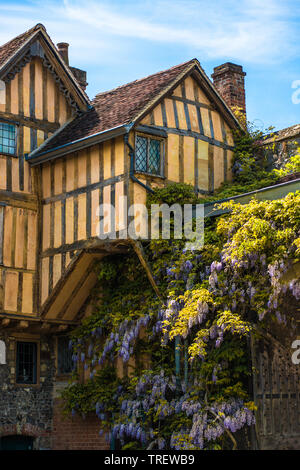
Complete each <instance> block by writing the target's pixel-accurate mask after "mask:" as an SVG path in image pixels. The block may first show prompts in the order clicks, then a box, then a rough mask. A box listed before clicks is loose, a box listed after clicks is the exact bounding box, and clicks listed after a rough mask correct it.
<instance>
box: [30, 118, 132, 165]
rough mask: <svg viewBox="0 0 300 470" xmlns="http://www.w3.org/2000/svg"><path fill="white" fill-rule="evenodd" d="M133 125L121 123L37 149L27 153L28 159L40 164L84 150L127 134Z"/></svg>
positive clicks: (33, 163) (31, 162)
mask: <svg viewBox="0 0 300 470" xmlns="http://www.w3.org/2000/svg"><path fill="white" fill-rule="evenodd" d="M132 126H133V123H129V124H121V125H120V126H116V127H112V128H111V129H106V130H105V131H101V132H97V133H96V134H92V135H89V136H86V137H83V138H81V139H78V140H74V141H73V142H68V143H67V144H63V145H60V146H58V147H55V148H52V149H49V150H47V151H46V152H41V153H38V152H37V150H38V151H39V150H40V148H39V149H37V150H35V151H34V152H31V153H30V154H28V155H26V161H28V162H29V163H30V164H31V165H32V166H35V165H39V164H41V163H44V162H46V161H49V160H54V159H55V158H59V157H62V156H64V155H67V154H69V153H72V152H75V151H78V150H82V149H84V148H86V147H90V146H91V145H94V144H97V143H99V142H103V141H105V140H108V139H111V138H113V137H118V136H120V135H124V134H127V133H128V132H129V131H130V129H131V128H132Z"/></svg>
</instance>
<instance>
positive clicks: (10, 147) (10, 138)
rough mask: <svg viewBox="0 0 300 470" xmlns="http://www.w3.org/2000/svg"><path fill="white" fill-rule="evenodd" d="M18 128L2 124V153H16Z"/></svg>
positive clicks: (0, 128)
mask: <svg viewBox="0 0 300 470" xmlns="http://www.w3.org/2000/svg"><path fill="white" fill-rule="evenodd" d="M16 142H17V139H16V126H14V125H13V124H8V123H6V122H0V153H1V152H3V153H10V154H12V155H14V154H15V153H16Z"/></svg>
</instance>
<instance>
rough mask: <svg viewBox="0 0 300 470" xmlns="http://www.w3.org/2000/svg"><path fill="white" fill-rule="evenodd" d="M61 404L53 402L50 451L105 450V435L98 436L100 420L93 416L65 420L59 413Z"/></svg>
mask: <svg viewBox="0 0 300 470" xmlns="http://www.w3.org/2000/svg"><path fill="white" fill-rule="evenodd" d="M60 404H61V402H60V400H58V399H56V400H55V401H54V410H53V429H52V450H105V449H109V445H108V444H107V442H106V440H105V433H103V435H102V436H100V435H99V431H100V429H101V422H100V420H99V419H98V418H97V417H95V416H94V415H91V416H87V417H86V418H85V419H82V418H81V417H80V416H74V417H72V418H66V417H65V416H63V415H62V413H61V406H60Z"/></svg>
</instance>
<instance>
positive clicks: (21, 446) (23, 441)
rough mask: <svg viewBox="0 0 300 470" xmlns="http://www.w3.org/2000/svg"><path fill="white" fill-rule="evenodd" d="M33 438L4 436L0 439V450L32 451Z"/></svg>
mask: <svg viewBox="0 0 300 470" xmlns="http://www.w3.org/2000/svg"><path fill="white" fill-rule="evenodd" d="M33 440H34V438H33V437H30V436H4V437H1V438H0V450H32V449H33Z"/></svg>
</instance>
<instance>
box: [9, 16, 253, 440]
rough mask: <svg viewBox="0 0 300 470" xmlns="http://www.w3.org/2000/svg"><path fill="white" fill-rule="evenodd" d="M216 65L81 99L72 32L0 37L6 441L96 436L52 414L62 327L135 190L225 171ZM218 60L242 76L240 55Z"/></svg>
mask: <svg viewBox="0 0 300 470" xmlns="http://www.w3.org/2000/svg"><path fill="white" fill-rule="evenodd" d="M220 70H221V69H219V68H217V69H216V70H215V74H216V86H214V85H213V84H212V82H211V81H210V80H209V78H208V77H207V76H206V74H205V72H204V71H203V69H202V68H201V66H200V64H199V62H198V61H197V60H196V59H193V60H190V61H188V62H186V63H184V64H181V65H178V66H175V67H172V68H170V69H168V70H166V71H163V72H159V73H156V74H154V75H151V76H149V77H147V78H144V79H141V80H136V81H134V82H132V83H129V84H127V85H124V86H120V87H118V88H116V89H113V90H111V91H108V92H103V93H99V94H98V95H96V96H95V98H94V99H93V100H92V101H90V100H89V98H88V97H87V95H86V93H85V91H84V90H85V87H86V85H87V83H86V74H85V72H83V71H81V70H79V69H77V68H75V67H70V66H69V63H68V54H67V44H66V43H60V44H58V45H57V47H56V46H55V45H54V44H53V43H52V41H51V39H50V37H49V36H48V34H47V32H46V30H45V28H44V26H43V25H41V24H38V25H36V26H35V27H34V28H32V29H31V30H29V31H27V32H26V33H24V34H22V35H20V36H18V37H17V38H15V39H13V40H11V41H10V42H8V43H6V44H5V45H3V46H1V47H0V287H1V289H0V340H1V342H0V394H1V400H0V437H1V442H2V446H3V447H6V448H8V447H9V446H12V447H14V448H17V447H18V446H19V447H20V448H25V447H26V448H32V447H33V448H48V449H56V448H64V449H67V448H70V449H71V448H77V449H79V448H86V447H85V442H86V441H84V439H86V440H87V439H88V440H89V442H90V446H91V448H103V446H104V445H105V444H104V443H103V442H102V440H101V438H100V437H99V436H98V423H97V422H96V421H85V422H84V423H81V424H79V423H77V422H69V421H68V422H63V421H61V418H60V411H59V408H58V407H57V406H56V393H57V390H58V389H59V388H60V386H62V385H63V384H64V383H65V380H66V378H68V374H69V372H70V366H71V364H70V358H69V356H68V352H67V348H66V344H67V342H66V336H65V334H66V332H67V331H68V329H70V328H72V327H75V326H76V325H78V322H80V320H81V317H82V309H81V307H82V306H83V305H84V303H85V302H86V300H87V299H88V296H89V294H90V292H91V289H92V288H93V286H94V285H95V282H96V274H95V272H94V269H93V268H94V263H95V261H97V260H99V259H101V258H102V257H103V256H105V255H107V254H110V253H119V252H126V251H127V250H128V249H129V248H130V246H131V240H130V237H129V236H128V234H127V230H126V228H127V225H128V217H127V214H128V208H129V207H130V206H131V205H132V204H133V203H136V204H137V203H138V204H141V203H145V202H146V195H147V191H149V190H151V188H154V187H157V186H159V187H162V186H165V185H167V184H169V183H172V182H185V183H189V184H192V185H193V186H194V188H195V192H196V193H199V194H201V193H209V192H212V191H213V190H214V189H216V188H218V187H219V186H220V185H221V183H222V182H223V181H227V180H230V178H231V160H232V155H233V138H232V130H233V129H236V128H238V127H239V123H238V121H237V120H236V118H235V116H234V114H233V113H232V111H231V109H230V107H229V106H228V105H227V104H226V103H225V101H224V99H223V98H222V97H221V95H220V94H219V93H218V91H217V88H216V87H218V84H219V80H220ZM224 73H225V74H228V73H229V74H231V76H232V77H234V78H235V79H236V77H238V79H239V80H238V89H239V90H240V89H241V81H243V79H244V75H245V74H244V72H243V71H242V69H241V67H239V66H235V65H234V64H227V65H226V67H225V71H224ZM243 99H244V97H243V96H242V97H241V100H242V104H243V103H244V101H243ZM230 104H236V103H230ZM237 104H239V103H237ZM125 197H126V198H125ZM124 201H125V203H124ZM102 203H108V204H112V205H113V206H114V207H115V212H114V213H112V214H111V215H110V217H109V219H108V222H107V223H106V225H105V227H104V232H105V233H106V235H107V236H108V235H109V234H111V233H114V232H116V234H117V238H116V239H112V238H109V236H108V237H107V238H106V239H101V238H99V237H98V231H97V230H98V229H97V227H98V224H99V221H100V214H99V211H98V206H99V205H100V204H102ZM133 221H135V214H133ZM135 228H136V232H137V233H139V223H138V220H136V223H135ZM68 433H69V434H70V433H72V437H73V438H72V440H70V439H69V437H68V436H69V434H68ZM74 436H77V437H76V438H75V437H74ZM83 436H85V438H84V437H83Z"/></svg>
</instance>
